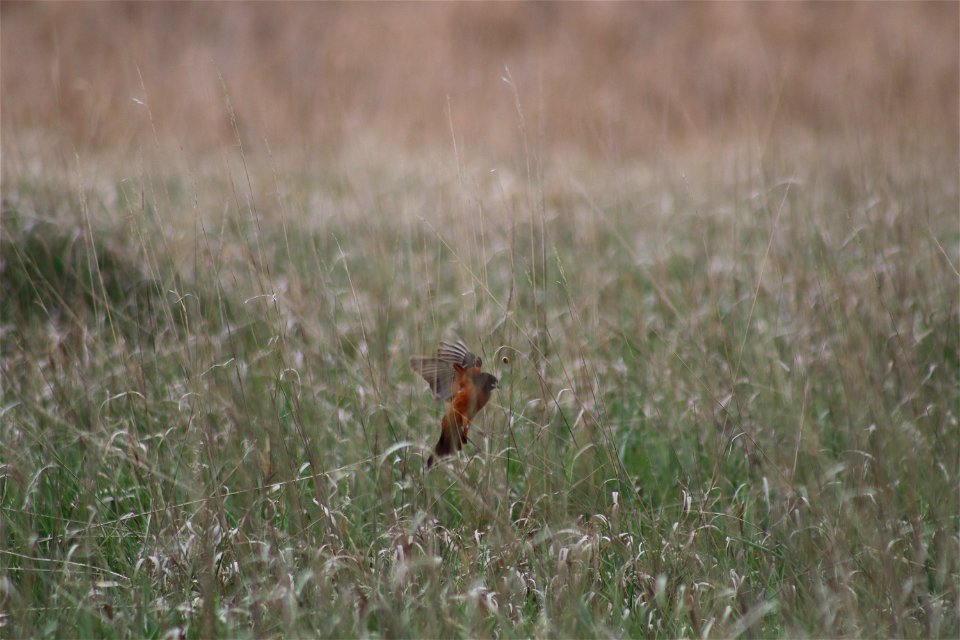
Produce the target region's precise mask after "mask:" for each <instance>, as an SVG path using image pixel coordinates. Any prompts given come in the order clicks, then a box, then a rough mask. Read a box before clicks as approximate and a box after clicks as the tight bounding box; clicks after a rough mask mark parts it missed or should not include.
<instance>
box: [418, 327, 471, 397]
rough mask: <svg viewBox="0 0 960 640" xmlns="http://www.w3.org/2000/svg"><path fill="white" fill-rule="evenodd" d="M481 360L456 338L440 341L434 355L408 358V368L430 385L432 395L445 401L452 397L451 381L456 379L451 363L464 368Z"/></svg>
mask: <svg viewBox="0 0 960 640" xmlns="http://www.w3.org/2000/svg"><path fill="white" fill-rule="evenodd" d="M481 363H482V361H481V360H480V358H479V357H477V356H476V355H474V354H473V353H471V352H470V349H468V348H467V345H465V344H464V343H463V340H461V339H459V338H457V339H456V341H454V342H448V341H446V340H444V341H442V342H441V343H440V347H439V348H438V349H437V355H436V357H429V356H414V357H412V358H410V368H411V369H413V370H414V371H416V372H417V373H419V374H420V375H421V376H423V379H424V380H426V381H427V384H428V385H430V390H431V391H432V392H433V397H434V398H436V399H437V400H439V401H441V402H446V401H447V400H449V399H450V398H452V397H453V393H454V389H453V383H454V382H455V381H456V379H457V372H456V371H454V369H453V365H455V364H456V365H460V366H461V367H463V368H465V369H469V368H470V367H479V366H480V365H481Z"/></svg>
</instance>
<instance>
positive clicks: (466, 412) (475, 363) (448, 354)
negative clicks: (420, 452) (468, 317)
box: [410, 338, 499, 467]
mask: <svg viewBox="0 0 960 640" xmlns="http://www.w3.org/2000/svg"><path fill="white" fill-rule="evenodd" d="M481 366H483V361H482V360H481V359H480V357H479V356H477V355H475V354H473V353H471V352H470V349H468V348H467V345H465V344H464V343H463V341H462V340H461V339H459V338H457V339H456V340H455V341H453V342H449V341H446V340H442V341H441V342H440V347H439V348H438V349H437V355H436V356H414V357H412V358H410V368H411V369H413V370H414V371H415V372H417V373H419V374H420V375H421V376H423V379H424V380H426V381H427V384H428V385H430V390H431V391H432V392H433V397H434V398H436V399H437V400H438V401H439V402H445V403H446V409H445V411H444V413H443V418H442V419H441V420H440V439H439V440H438V441H437V444H436V446H435V447H434V448H433V454H432V455H431V456H430V457H429V458H428V459H427V467H432V466H433V464H434V462H435V461H436V460H438V459H439V458H442V457H444V456H448V455H451V454H452V453H454V452H455V451H459V450H460V449H462V448H463V445H465V444H466V443H467V433H468V432H469V430H470V421H471V420H473V419H474V418H475V417H476V415H477V413H479V412H480V410H481V409H483V407H484V405H486V404H487V402H489V401H490V395H491V393H492V392H493V390H494V389H497V388H498V384H499V381H498V380H497V378H496V376H494V375H493V374H491V373H485V372H483V371H481V369H480V367H481Z"/></svg>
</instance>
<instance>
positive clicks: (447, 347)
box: [437, 338, 480, 369]
mask: <svg viewBox="0 0 960 640" xmlns="http://www.w3.org/2000/svg"><path fill="white" fill-rule="evenodd" d="M437 359H438V360H443V361H444V362H449V363H450V364H451V365H453V364H458V365H460V366H461V367H463V368H465V369H469V368H470V367H479V366H480V358H478V357H477V356H475V355H474V354H472V353H470V350H469V349H468V348H467V345H465V344H463V340H461V339H459V338H457V341H456V342H447V341H446V340H443V341H442V342H440V348H439V349H437Z"/></svg>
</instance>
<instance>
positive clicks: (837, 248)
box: [0, 153, 960, 636]
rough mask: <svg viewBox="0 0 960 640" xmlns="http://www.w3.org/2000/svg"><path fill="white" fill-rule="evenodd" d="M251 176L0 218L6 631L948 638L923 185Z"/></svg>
mask: <svg viewBox="0 0 960 640" xmlns="http://www.w3.org/2000/svg"><path fill="white" fill-rule="evenodd" d="M243 160H244V159H243V158H242V157H240V155H239V153H238V154H237V156H236V157H234V158H232V159H231V161H236V163H237V164H236V165H233V168H234V169H236V171H235V172H232V171H229V170H228V171H226V173H224V174H220V176H219V178H220V180H219V181H217V180H215V179H204V180H188V179H185V177H184V176H183V175H180V174H174V175H164V174H163V173H162V171H160V170H152V171H150V172H146V173H140V174H136V173H129V174H128V173H123V172H120V173H117V174H115V175H112V176H111V177H112V178H113V181H112V182H105V181H101V183H99V184H93V183H91V182H88V181H87V179H86V178H85V177H84V176H83V175H82V174H81V173H78V174H76V175H75V176H74V179H73V180H72V184H65V183H62V182H57V181H53V182H50V183H43V182H40V181H38V180H34V179H23V180H21V181H19V182H16V183H13V182H12V180H11V181H8V183H7V184H8V187H5V204H4V207H5V209H4V212H3V265H4V277H3V286H4V291H3V299H4V304H3V318H2V320H3V327H4V334H3V381H4V402H3V421H2V425H3V426H2V430H3V434H2V438H3V441H4V442H5V445H6V446H5V448H4V456H3V457H4V460H3V479H2V507H0V508H2V511H3V517H2V520H0V522H2V536H3V545H2V546H3V549H2V552H0V563H2V567H3V569H2V570H3V576H4V577H3V585H4V588H3V594H4V595H3V617H2V621H3V624H4V625H5V626H6V628H7V632H8V633H9V634H10V635H11V636H34V635H49V636H64V635H84V636H87V635H103V634H107V635H113V634H116V635H138V636H139V635H151V636H154V635H156V636H166V635H177V634H182V633H185V634H187V635H190V636H198V635H199V636H207V635H213V634H215V633H219V634H225V635H230V636H235V635H244V634H250V635H255V636H263V635H273V634H321V635H334V636H344V635H346V636H352V635H364V634H368V633H372V634H383V635H393V636H397V635H399V636H411V635H412V636H450V635H507V636H528V635H558V636H566V635H578V636H598V635H631V636H635V635H650V634H652V635H664V636H681V635H697V636H732V635H738V634H741V633H749V634H753V635H764V636H769V635H781V634H783V635H813V636H820V635H831V636H836V635H869V636H891V635H892V636H918V635H930V636H952V635H956V632H957V630H958V622H957V615H958V612H957V595H958V592H957V577H958V559H957V543H958V537H957V517H958V515H957V469H958V455H960V454H958V442H960V438H958V436H960V433H958V426H957V414H958V410H960V406H958V398H960V396H958V393H957V373H958V357H957V353H958V338H957V330H956V329H957V320H958V318H957V297H956V294H957V288H956V285H957V280H956V278H957V274H956V271H955V269H956V265H957V260H956V247H957V242H958V237H957V230H956V229H955V227H954V222H955V216H954V213H955V211H956V210H957V191H956V184H955V180H954V178H955V177H954V176H951V175H950V174H949V172H947V171H942V170H940V168H939V167H934V166H919V167H901V169H902V170H901V171H900V172H899V173H897V174H896V175H892V174H891V175H888V176H883V175H880V174H879V172H878V173H875V174H866V175H867V178H866V179H864V175H865V174H864V171H865V167H867V166H868V165H870V164H871V163H872V160H870V161H868V159H866V158H860V159H859V161H857V159H856V158H847V159H846V160H845V161H844V162H838V163H837V164H829V163H820V164H819V165H818V164H817V163H814V162H810V161H809V158H802V159H800V160H799V161H797V160H795V159H792V160H787V159H783V161H782V162H770V165H780V166H778V167H776V166H774V167H771V166H762V165H760V164H756V163H751V161H750V158H749V154H734V155H733V156H731V157H728V158H724V159H723V160H722V161H720V162H711V163H710V164H709V166H707V165H705V164H704V165H698V163H697V162H696V161H692V162H690V163H686V164H683V166H684V167H685V171H687V172H686V173H685V174H684V175H678V174H676V173H673V172H672V171H671V169H670V168H669V167H663V168H661V169H660V170H659V171H657V172H655V173H653V174H650V173H646V174H644V173H641V172H635V171H630V170H628V169H626V168H624V169H622V170H621V171H620V172H619V173H618V174H616V175H610V174H609V173H604V174H603V175H599V174H591V173H590V172H589V170H584V171H580V170H577V171H571V172H570V173H564V170H563V169H559V168H558V169H555V170H553V171H551V172H544V173H543V177H542V178H541V177H536V175H535V174H533V173H532V174H531V175H532V176H534V177H533V178H532V179H531V180H529V181H528V180H526V179H523V178H518V179H515V180H514V181H513V184H512V186H509V185H508V184H507V181H508V179H509V176H505V175H502V174H490V173H489V172H488V171H487V170H486V169H485V168H479V167H471V166H469V163H464V164H465V166H462V167H461V168H460V169H459V171H452V172H451V171H450V170H446V171H443V170H437V168H436V167H430V168H428V169H419V168H418V167H417V166H416V165H415V164H413V163H411V162H409V161H408V162H407V163H405V164H402V165H401V164H400V163H393V162H389V161H387V162H385V163H384V165H382V166H379V167H371V166H369V165H368V166H359V165H358V166H356V167H347V170H345V171H343V172H340V173H338V172H337V170H336V168H332V169H331V170H330V171H329V172H328V173H326V174H325V176H324V177H322V178H318V179H316V180H311V179H303V178H298V177H297V176H295V175H290V174H286V173H277V172H274V171H272V170H270V168H269V166H264V167H257V166H251V164H255V163H248V164H247V171H248V172H249V174H248V175H249V180H248V179H247V176H246V175H245V174H244V169H243V162H242V161H243ZM789 162H795V164H796V166H794V167H788V166H786V165H787V163H789ZM450 330H456V331H458V332H459V333H460V334H461V335H463V336H464V337H465V338H466V339H467V340H468V341H469V343H470V344H471V345H473V346H474V347H475V348H476V349H478V350H479V351H480V353H481V354H482V355H483V356H484V358H485V361H486V362H487V363H489V366H490V367H491V369H492V370H493V371H494V372H495V373H496V374H497V375H498V376H499V377H500V378H501V381H502V382H501V389H500V390H499V391H498V392H497V394H496V396H495V398H494V401H493V402H492V403H491V405H490V406H489V407H488V408H487V409H485V410H484V412H483V414H481V416H482V417H481V418H480V420H479V423H478V425H477V428H476V429H475V430H474V432H473V433H474V435H473V436H472V444H471V445H470V446H469V447H468V448H467V449H466V450H465V452H464V454H463V455H461V456H460V457H459V458H457V459H454V460H451V461H450V462H449V463H445V464H443V465H441V466H440V467H439V468H437V469H435V470H431V471H426V470H425V469H424V452H425V448H426V447H427V446H429V444H430V443H431V442H432V440H433V439H434V438H435V436H436V431H437V427H438V417H439V408H438V407H437V406H435V405H434V404H433V403H432V401H431V400H430V398H429V396H428V394H427V393H424V391H425V390H424V388H423V387H424V385H422V384H421V382H420V381H418V380H417V379H416V378H415V376H414V375H413V374H412V373H411V372H410V371H408V370H407V369H406V367H405V362H406V359H407V357H408V356H409V355H411V354H416V353H426V352H429V351H430V350H431V349H432V348H433V347H434V343H435V342H436V341H437V340H438V339H439V338H441V337H443V336H444V335H446V334H447V332H448V331H450Z"/></svg>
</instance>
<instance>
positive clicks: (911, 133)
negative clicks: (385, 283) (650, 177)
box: [2, 2, 960, 162]
mask: <svg viewBox="0 0 960 640" xmlns="http://www.w3.org/2000/svg"><path fill="white" fill-rule="evenodd" d="M2 17H3V20H2V35H3V56H2V64H3V67H2V73H3V75H2V78H3V93H2V107H3V120H2V123H3V146H4V149H5V150H7V151H9V150H15V149H19V148H20V147H21V146H22V145H24V144H27V141H28V140H29V141H32V142H33V143H36V142H37V141H38V140H37V138H38V137H39V138H40V142H41V143H42V142H46V143H48V144H52V145H54V146H56V147H57V149H58V150H59V151H60V152H67V153H68V154H72V152H73V151H74V150H80V151H82V152H86V151H88V150H91V149H101V150H102V149H108V150H113V151H119V152H121V153H128V152H130V151H133V150H137V149H140V148H144V147H150V146H152V145H153V144H154V140H155V137H154V132H153V127H154V126H155V128H156V139H157V140H159V141H160V144H161V145H162V146H164V147H169V148H170V149H176V148H178V147H180V146H182V147H185V148H186V149H187V150H188V151H198V150H210V149H217V148H219V147H220V146H223V145H231V144H234V143H235V136H234V133H233V128H232V126H231V123H230V120H229V117H228V114H227V111H226V109H225V106H224V92H223V87H222V86H221V80H220V77H221V76H222V80H223V84H224V85H225V88H226V91H227V92H228V94H229V96H230V99H231V101H232V103H233V105H234V107H235V109H236V111H237V114H238V117H239V124H240V131H241V134H242V140H243V142H244V144H245V145H246V147H247V151H248V152H256V151H260V150H262V149H263V146H264V141H267V142H268V143H269V145H270V147H271V149H272V150H273V151H274V152H275V153H280V152H290V153H292V154H294V155H293V157H294V158H296V159H303V158H315V157H317V156H321V157H334V156H335V155H336V153H337V152H338V151H340V150H341V149H342V148H344V147H347V148H349V147H350V146H351V145H352V144H354V141H355V140H356V139H357V138H358V137H373V138H375V139H377V140H379V141H381V142H382V143H389V144H395V145H398V146H401V147H405V148H410V146H411V145H412V146H422V145H425V144H426V145H430V144H435V143H440V144H443V145H445V146H446V147H449V145H450V128H451V124H452V126H453V129H454V130H455V131H456V134H457V136H458V140H459V142H460V147H461V149H460V150H461V152H464V151H465V152H466V153H467V154H470V155H481V156H484V155H488V154H491V155H493V154H497V153H501V154H502V153H503V152H504V151H513V150H516V147H517V144H518V139H519V136H518V134H517V118H516V111H515V105H514V101H513V95H512V91H511V90H510V89H509V88H508V87H505V85H504V82H503V79H502V77H503V76H504V75H505V69H506V68H509V73H510V75H511V77H512V78H513V80H514V83H515V84H516V86H518V87H519V88H520V90H521V92H522V95H523V97H524V103H525V116H526V118H527V119H528V124H529V126H530V131H531V135H530V137H531V139H532V140H534V139H535V140H536V141H537V143H538V149H540V150H543V151H550V150H561V149H562V150H571V149H572V150H575V151H576V152H577V153H580V154H587V155H589V156H591V157H594V158H607V159H610V160H612V161H615V162H620V161H623V160H629V159H632V158H635V157H638V156H640V157H655V156H657V155H662V154H664V153H668V152H672V151H674V150H675V149H676V147H677V145H679V144H690V143H696V144H699V143H702V142H704V141H714V140H717V139H724V138H730V137H738V136H743V135H747V136H750V137H751V138H752V139H755V140H756V141H758V142H759V143H760V144H761V145H763V144H766V143H767V142H768V141H769V140H770V139H771V137H772V138H773V139H775V140H777V139H780V140H786V141H789V140H791V139H792V137H794V136H795V135H796V134H798V133H799V134H804V135H806V136H807V137H812V138H814V139H817V140H820V141H821V142H822V141H824V140H826V139H829V138H837V137H842V138H844V140H849V141H852V142H856V141H860V142H861V143H862V141H863V140H865V139H872V138H874V137H876V136H877V135H881V136H882V137H883V138H884V140H890V139H894V138H903V139H905V140H907V141H909V143H910V144H914V145H915V144H917V143H922V144H928V143H939V144H943V143H947V145H948V147H949V150H950V151H953V152H955V148H954V147H955V145H954V142H955V141H956V139H957V135H958V133H957V130H958V129H957V127H958V124H957V93H958V85H957V83H958V66H957V65H958V63H957V60H958V57H960V50H958V38H957V23H958V5H957V4H956V3H889V4H878V3H822V4H821V3H817V4H799V3H797V4H794V3H789V4H788V3H779V4H741V3H703V4H676V3H664V4H659V3H657V4H654V3H649V4H648V3H639V4H608V3H596V4H594V3H591V4H563V5H556V4H546V3H530V4H453V3H450V4H427V5H422V4H411V3H393V4H379V3H377V4H363V5H353V4H349V5H348V4H299V3H297V4H294V3H244V4H232V5H229V6H223V5H213V4H176V5H172V4H114V3H102V4H92V3H10V2H5V3H4V4H3V7H2ZM141 77H142V80H141ZM137 100H139V101H141V102H144V103H146V105H147V106H149V114H148V113H147V109H145V108H144V106H143V105H141V104H138V103H137V102H136V101H137ZM448 104H449V114H448ZM151 117H152V123H151ZM5 155H7V159H8V160H9V159H10V158H9V154H5Z"/></svg>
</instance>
